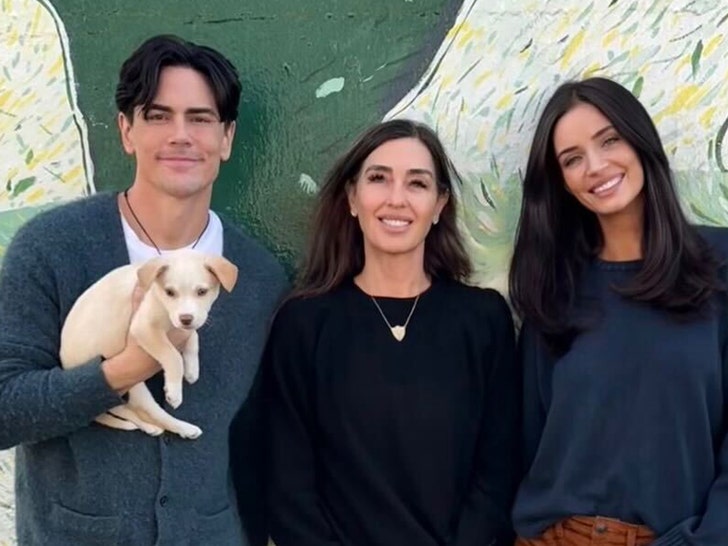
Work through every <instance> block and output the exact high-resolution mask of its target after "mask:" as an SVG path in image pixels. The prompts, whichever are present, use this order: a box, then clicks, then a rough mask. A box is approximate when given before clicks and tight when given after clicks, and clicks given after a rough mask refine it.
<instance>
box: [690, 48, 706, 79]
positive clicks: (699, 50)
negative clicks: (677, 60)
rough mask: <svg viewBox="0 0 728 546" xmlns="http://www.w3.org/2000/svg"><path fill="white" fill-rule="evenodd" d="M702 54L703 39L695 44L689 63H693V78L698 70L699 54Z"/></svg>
mask: <svg viewBox="0 0 728 546" xmlns="http://www.w3.org/2000/svg"><path fill="white" fill-rule="evenodd" d="M702 54H703V40H698V45H696V46H695V51H693V56H692V58H691V60H690V61H691V64H692V65H693V78H694V77H695V75H696V74H697V73H698V70H700V56H701V55H702Z"/></svg>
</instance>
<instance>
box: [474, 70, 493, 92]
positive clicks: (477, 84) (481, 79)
mask: <svg viewBox="0 0 728 546" xmlns="http://www.w3.org/2000/svg"><path fill="white" fill-rule="evenodd" d="M492 74H493V71H492V70H484V71H483V73H482V74H480V75H479V76H478V77H477V78H475V80H474V84H475V88H476V89H477V88H478V87H481V86H482V85H483V84H484V83H485V82H486V80H488V78H490V76H491V75H492Z"/></svg>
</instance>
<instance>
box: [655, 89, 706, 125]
mask: <svg viewBox="0 0 728 546" xmlns="http://www.w3.org/2000/svg"><path fill="white" fill-rule="evenodd" d="M705 94H706V92H705V91H703V90H701V89H700V86H698V85H695V84H687V85H685V87H683V88H682V89H679V90H678V91H677V93H676V94H675V99H674V100H673V101H672V103H670V104H669V105H668V106H667V107H666V108H664V109H663V110H662V111H661V112H659V113H658V114H657V115H656V116H655V122H656V123H659V122H660V121H661V120H662V119H664V118H665V117H667V116H674V115H675V114H677V113H678V112H680V111H681V110H689V109H691V108H694V107H695V106H697V104H698V103H699V102H700V101H701V100H702V99H703V97H705Z"/></svg>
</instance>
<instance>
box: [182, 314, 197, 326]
mask: <svg viewBox="0 0 728 546" xmlns="http://www.w3.org/2000/svg"><path fill="white" fill-rule="evenodd" d="M193 318H195V317H194V316H192V315H190V314H184V315H180V316H179V321H180V322H181V323H182V326H189V325H190V324H192V319H193Z"/></svg>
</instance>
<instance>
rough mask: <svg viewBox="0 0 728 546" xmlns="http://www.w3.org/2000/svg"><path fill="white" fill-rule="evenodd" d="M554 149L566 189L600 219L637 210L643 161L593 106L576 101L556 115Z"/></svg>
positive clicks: (635, 213)
mask: <svg viewBox="0 0 728 546" xmlns="http://www.w3.org/2000/svg"><path fill="white" fill-rule="evenodd" d="M554 150H555V152H556V158H557V161H558V163H559V166H560V168H561V173H562V175H563V177H564V183H565V184H566V189H567V190H568V191H569V193H571V194H572V195H573V196H574V197H575V198H576V199H577V200H578V201H579V202H580V203H581V204H582V205H583V206H584V207H586V208H587V209H589V210H590V211H592V212H593V213H594V214H596V215H597V217H598V218H599V220H600V222H601V221H603V220H604V219H606V218H608V217H610V218H611V217H615V215H620V216H621V215H636V216H640V215H641V214H642V210H643V206H644V205H643V194H642V189H643V187H644V171H643V169H642V162H641V161H640V158H639V156H638V155H637V153H636V152H635V150H634V148H633V147H632V146H631V145H630V144H629V143H628V142H627V141H626V140H624V138H622V136H621V135H620V134H619V133H618V132H617V130H616V129H615V128H614V127H613V126H612V123H611V122H610V121H609V119H607V118H606V117H605V116H604V114H602V113H601V112H600V111H599V109H597V108H596V107H595V106H592V105H591V104H588V103H578V104H577V105H576V106H574V107H573V108H572V109H571V110H569V111H568V112H567V113H566V114H564V115H563V116H562V117H561V119H560V120H559V121H558V122H557V123H556V125H555V127H554Z"/></svg>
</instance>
